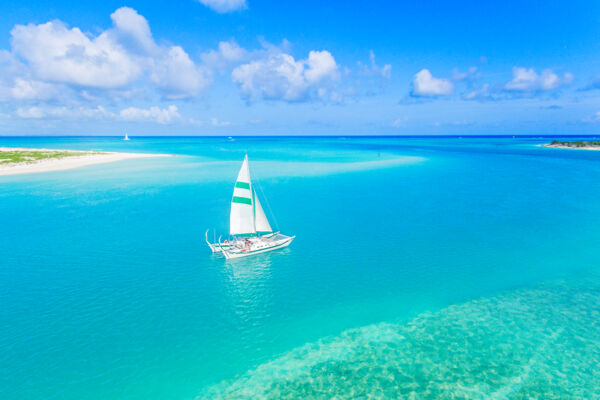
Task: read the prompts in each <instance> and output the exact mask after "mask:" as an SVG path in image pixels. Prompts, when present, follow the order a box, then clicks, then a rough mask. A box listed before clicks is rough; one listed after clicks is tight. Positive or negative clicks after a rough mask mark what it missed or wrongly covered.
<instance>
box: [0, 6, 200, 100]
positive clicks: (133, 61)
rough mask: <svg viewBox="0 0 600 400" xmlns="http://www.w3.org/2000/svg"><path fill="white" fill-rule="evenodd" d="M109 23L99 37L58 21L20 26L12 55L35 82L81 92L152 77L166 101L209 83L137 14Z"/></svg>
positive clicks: (126, 11)
mask: <svg viewBox="0 0 600 400" xmlns="http://www.w3.org/2000/svg"><path fill="white" fill-rule="evenodd" d="M111 19H112V22H113V27H112V28H110V29H107V30H105V31H104V32H101V33H100V34H99V35H97V36H95V37H94V36H92V35H89V34H84V33H83V32H82V31H81V30H80V29H79V28H77V27H74V28H69V27H68V26H67V25H66V24H64V23H63V22H61V21H58V20H56V21H50V22H46V23H44V24H39V25H34V24H29V25H16V26H15V27H14V28H13V29H12V31H11V35H12V39H11V45H12V51H13V53H14V54H15V55H16V56H17V57H19V58H20V59H21V60H23V61H24V62H25V64H26V66H27V67H28V68H29V69H30V70H31V74H32V75H33V77H34V78H35V79H36V80H38V81H44V82H48V83H61V84H67V85H70V86H73V87H76V88H80V89H87V88H91V89H123V88H127V87H129V86H131V85H132V84H133V83H135V82H137V81H138V80H140V79H142V78H143V77H145V76H149V77H150V81H151V82H152V83H153V84H154V85H155V86H156V87H157V88H158V89H159V91H160V92H161V93H162V94H163V95H164V96H165V97H167V98H185V97H193V96H196V95H197V94H198V93H199V92H200V91H202V90H203V89H204V88H206V87H207V86H208V85H209V84H210V76H209V75H210V74H209V73H208V72H207V71H206V70H205V69H204V68H203V67H202V66H200V65H198V64H197V63H195V62H194V61H193V60H192V59H191V58H190V57H189V55H188V54H187V53H186V52H185V50H184V49H183V48H182V47H180V46H165V45H159V44H157V43H156V42H155V40H154V38H153V37H152V32H151V30H150V26H149V24H148V21H147V20H146V19H145V18H144V17H143V16H141V15H140V14H138V12H137V11H136V10H134V9H132V8H129V7H121V8H119V9H117V10H116V11H115V12H114V13H112V14H111ZM22 92H23V91H21V92H20V93H22Z"/></svg>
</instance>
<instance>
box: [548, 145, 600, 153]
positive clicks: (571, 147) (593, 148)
mask: <svg viewBox="0 0 600 400" xmlns="http://www.w3.org/2000/svg"><path fill="white" fill-rule="evenodd" d="M538 146H540V147H549V148H551V149H570V150H595V151H598V150H600V146H587V147H573V146H563V145H562V144H538Z"/></svg>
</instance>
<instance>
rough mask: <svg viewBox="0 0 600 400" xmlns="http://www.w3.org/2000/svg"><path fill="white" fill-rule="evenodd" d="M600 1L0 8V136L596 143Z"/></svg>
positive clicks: (208, 0) (215, 1)
mask: <svg viewBox="0 0 600 400" xmlns="http://www.w3.org/2000/svg"><path fill="white" fill-rule="evenodd" d="M599 100H600V2H596V1H569V2H566V1H561V2H558V1H519V2H516V1H514V2H512V1H502V2H499V1H498V2H496V1H463V2H442V1H419V2H391V1H390V2H383V1H381V2H350V1H312V0H309V1H302V2H269V1H261V0H180V1H170V2H167V1H164V2H163V1H154V2H152V1H129V2H119V1H112V0H107V1H103V2H89V3H87V2H76V3H72V2H70V1H61V0H55V1H52V2H47V1H38V0H33V1H28V2H26V4H24V3H23V2H21V1H15V0H5V1H3V2H2V3H1V4H0V134H2V135H11V134H14V135H32V134H50V135H88V134H89V135H103V134H107V135H114V134H122V133H123V132H125V131H127V132H129V133H130V134H131V135H242V134H248V135H261V134H268V135H302V134H307V135H351V134H366V135H368V134H382V135H388V134H389V135H412V134H464V135H467V134H507V135H517V134H596V133H598V132H599V131H600V101H599Z"/></svg>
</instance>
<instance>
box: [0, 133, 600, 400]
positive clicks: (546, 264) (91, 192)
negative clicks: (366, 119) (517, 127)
mask: <svg viewBox="0 0 600 400" xmlns="http://www.w3.org/2000/svg"><path fill="white" fill-rule="evenodd" d="M545 141H547V140H544V139H534V138H514V139H513V138H511V139H509V138H502V139H500V138H463V139H459V138H310V139H301V138H286V139H280V138H236V140H235V141H229V140H227V139H225V138H222V139H221V138H132V140H131V141H129V142H124V141H122V140H119V139H116V138H0V145H6V146H29V147H49V148H71V149H98V150H109V151H139V152H160V153H172V154H177V155H179V156H178V157H173V158H157V159H142V160H129V161H122V162H118V163H113V164H106V165H96V166H90V167H86V168H81V169H78V170H71V171H61V172H55V173H48V174H32V175H20V176H11V177H0V210H1V212H2V223H0V237H1V238H2V240H1V241H0V254H2V257H1V258H0V304H2V307H1V308H0V326H1V327H2V330H1V333H2V334H1V335H0V348H1V349H3V351H1V352H0V397H1V398H3V399H23V398H32V397H41V398H46V399H52V398H58V399H80V398H86V399H106V398H119V399H148V398H160V399H193V398H197V397H198V398H256V397H257V396H270V397H271V398H279V397H281V398H311V397H313V398H331V397H333V396H334V395H335V396H338V398H354V397H358V398H360V397H365V398H366V397H369V396H374V397H376V398H377V397H380V398H473V399H478V398H490V397H494V396H495V397H496V398H532V397H538V398H581V399H588V398H594V397H598V396H599V395H600V394H599V393H598V391H597V390H598V389H597V387H600V385H599V384H598V382H599V379H598V375H597V373H596V372H595V368H594V365H595V364H597V363H598V361H599V360H598V358H599V356H598V354H599V352H600V342H599V339H600V338H599V337H598V335H599V330H598V325H597V324H598V323H597V322H596V321H597V320H598V316H599V315H598V313H599V311H600V298H598V295H597V293H600V291H599V290H598V289H600V280H598V270H599V269H600V268H599V267H600V265H599V263H598V260H600V230H599V229H598V226H600V208H598V207H597V204H598V199H599V198H600V185H599V184H598V182H600V179H599V178H600V152H587V151H577V150H556V149H547V148H540V147H537V146H535V145H536V144H539V143H543V142H545ZM246 152H247V153H248V154H249V157H250V162H251V168H252V173H253V176H254V177H256V178H257V179H256V181H257V183H258V184H259V186H260V190H259V195H261V193H264V194H266V201H263V206H264V207H265V208H266V211H267V214H269V215H274V216H275V218H274V219H273V218H272V220H271V221H272V224H274V225H277V226H278V227H279V229H281V231H282V233H285V234H295V235H297V238H296V240H295V241H294V242H293V243H292V245H291V246H290V247H289V248H287V249H285V250H283V251H280V252H273V253H269V254H264V255H259V256H256V257H252V258H248V259H243V260H237V261H232V262H224V261H223V260H222V259H220V258H217V257H214V256H211V255H210V253H209V251H208V248H207V247H206V246H205V244H204V232H205V230H206V229H208V228H211V229H212V228H214V229H216V230H217V231H218V232H220V233H226V232H227V228H228V225H227V224H228V212H229V210H228V207H229V200H230V197H231V191H232V187H233V181H234V180H235V176H236V174H237V170H238V168H239V165H240V163H241V160H242V158H243V156H244V154H245V153H246Z"/></svg>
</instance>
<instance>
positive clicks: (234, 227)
mask: <svg viewBox="0 0 600 400" xmlns="http://www.w3.org/2000/svg"><path fill="white" fill-rule="evenodd" d="M252 197H253V196H252V182H251V180H250V170H249V168H248V156H246V157H245V158H244V162H243V163H242V168H241V169H240V172H239V173H238V177H237V180H236V182H235V187H234V189H233V198H232V199H231V214H230V215H229V233H230V234H231V235H232V236H255V235H256V227H255V224H254V202H253V200H252Z"/></svg>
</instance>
